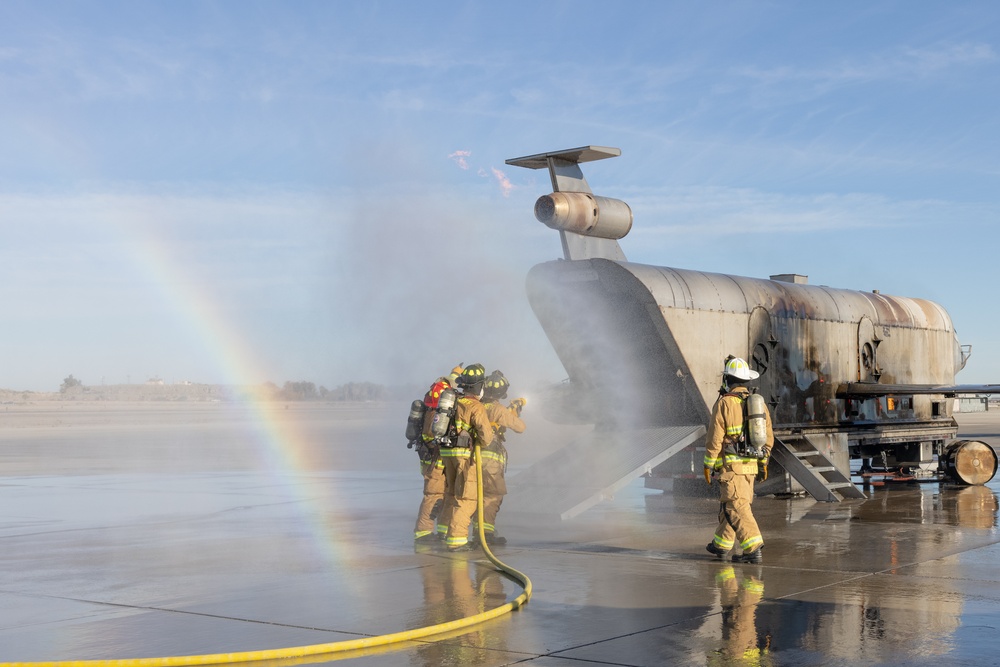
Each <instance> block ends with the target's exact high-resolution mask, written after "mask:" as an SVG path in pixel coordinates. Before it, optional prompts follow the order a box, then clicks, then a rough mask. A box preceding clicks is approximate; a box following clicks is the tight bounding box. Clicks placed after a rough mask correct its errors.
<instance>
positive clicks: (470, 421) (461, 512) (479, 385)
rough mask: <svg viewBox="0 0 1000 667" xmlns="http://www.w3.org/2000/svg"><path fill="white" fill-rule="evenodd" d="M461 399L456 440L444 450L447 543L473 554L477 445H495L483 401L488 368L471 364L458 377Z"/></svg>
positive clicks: (451, 547) (457, 409) (442, 452)
mask: <svg viewBox="0 0 1000 667" xmlns="http://www.w3.org/2000/svg"><path fill="white" fill-rule="evenodd" d="M457 382H458V387H459V389H461V390H462V396H461V397H460V398H459V399H458V402H457V403H456V405H455V431H456V434H457V436H456V438H455V440H454V441H453V442H451V443H449V445H447V446H442V447H441V458H442V460H444V478H445V497H444V510H443V511H444V513H445V514H446V515H447V519H448V534H447V537H446V538H445V544H446V545H447V546H448V550H449V551H470V550H471V549H473V548H474V547H472V545H470V544H469V522H470V521H472V515H473V514H475V512H476V505H477V500H476V498H477V495H478V488H477V487H478V484H479V482H478V477H477V474H476V463H475V461H474V460H473V458H472V457H473V455H474V453H475V446H476V445H477V444H478V445H479V446H480V448H481V449H484V448H486V447H489V445H490V443H492V442H493V427H492V426H491V425H490V418H489V415H487V414H486V408H485V407H484V406H483V404H482V403H481V402H480V399H481V398H482V396H483V390H484V389H485V387H486V369H485V368H484V367H483V365H482V364H471V365H469V366H466V367H465V369H463V370H462V374H461V375H459V376H458V380H457Z"/></svg>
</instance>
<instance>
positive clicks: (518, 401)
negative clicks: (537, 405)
mask: <svg viewBox="0 0 1000 667" xmlns="http://www.w3.org/2000/svg"><path fill="white" fill-rule="evenodd" d="M527 404H528V399H526V398H515V399H514V400H513V401H511V402H510V407H512V408H514V409H515V410H517V414H521V409H522V408H523V407H524V406H526V405H527Z"/></svg>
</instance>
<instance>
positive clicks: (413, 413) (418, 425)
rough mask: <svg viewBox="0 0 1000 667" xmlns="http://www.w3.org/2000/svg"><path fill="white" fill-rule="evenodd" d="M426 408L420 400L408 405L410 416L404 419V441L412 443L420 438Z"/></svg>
mask: <svg viewBox="0 0 1000 667" xmlns="http://www.w3.org/2000/svg"><path fill="white" fill-rule="evenodd" d="M426 412H427V406H425V405H424V402H423V401H421V400H416V401H413V403H412V404H410V415H409V416H408V417H407V418H406V441H407V442H413V441H414V440H417V439H419V438H420V434H421V433H422V432H423V430H424V414H425V413H426Z"/></svg>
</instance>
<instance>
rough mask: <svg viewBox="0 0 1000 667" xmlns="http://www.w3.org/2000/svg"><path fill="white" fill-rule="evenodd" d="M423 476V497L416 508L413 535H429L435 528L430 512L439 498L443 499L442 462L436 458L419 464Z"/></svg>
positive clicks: (416, 536) (415, 536)
mask: <svg viewBox="0 0 1000 667" xmlns="http://www.w3.org/2000/svg"><path fill="white" fill-rule="evenodd" d="M420 468H421V470H420V472H421V473H422V474H423V476H424V497H423V500H421V501H420V509H418V510H417V525H416V527H415V528H414V529H413V537H414V538H418V537H423V536H425V535H430V534H431V533H433V532H434V530H435V525H434V519H432V518H431V513H432V512H433V510H434V505H436V504H437V502H438V501H439V500H441V501H444V463H443V462H442V461H441V459H437V460H436V461H434V462H433V463H425V464H422V465H421V466H420Z"/></svg>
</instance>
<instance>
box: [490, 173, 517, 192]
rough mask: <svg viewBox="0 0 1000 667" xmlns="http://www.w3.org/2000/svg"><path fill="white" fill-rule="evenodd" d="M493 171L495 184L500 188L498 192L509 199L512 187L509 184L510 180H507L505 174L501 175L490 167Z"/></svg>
mask: <svg viewBox="0 0 1000 667" xmlns="http://www.w3.org/2000/svg"><path fill="white" fill-rule="evenodd" d="M491 169H492V170H493V178H495V179H496V180H497V184H498V185H499V186H500V191H501V192H502V193H503V196H504V197H509V196H510V192H511V190H513V189H514V186H513V185H512V184H511V182H510V179H509V178H507V174H505V173H503V172H502V171H500V170H499V169H497V168H496V167H491Z"/></svg>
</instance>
